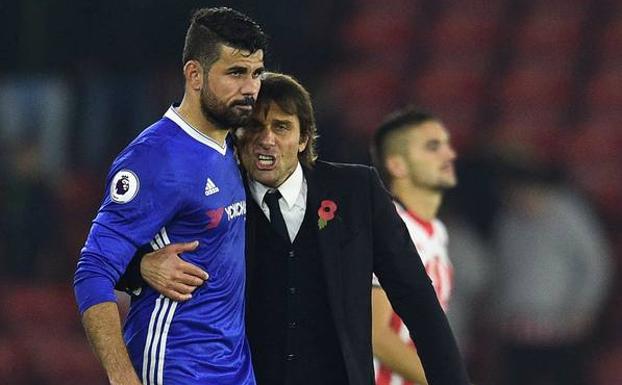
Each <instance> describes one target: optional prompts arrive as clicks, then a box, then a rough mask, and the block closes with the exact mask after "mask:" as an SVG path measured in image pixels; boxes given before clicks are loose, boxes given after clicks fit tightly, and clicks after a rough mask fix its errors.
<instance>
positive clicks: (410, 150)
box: [372, 108, 456, 385]
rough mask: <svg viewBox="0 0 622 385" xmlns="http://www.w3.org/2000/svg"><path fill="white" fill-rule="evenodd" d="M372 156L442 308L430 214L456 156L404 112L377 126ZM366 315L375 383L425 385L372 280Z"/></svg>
mask: <svg viewBox="0 0 622 385" xmlns="http://www.w3.org/2000/svg"><path fill="white" fill-rule="evenodd" d="M372 152H373V154H374V155H375V159H374V160H375V162H376V167H377V168H378V170H380V172H381V174H382V176H383V178H384V180H385V182H386V183H387V187H388V188H389V190H390V191H391V193H392V195H393V197H394V201H395V206H396V207H397V211H398V213H399V215H400V216H401V217H402V219H403V221H404V222H405V223H406V227H407V228H408V232H409V233H410V236H411V238H412V240H413V242H414V243H415V245H416V246H417V250H418V251H419V254H420V256H421V259H422V261H423V263H424V266H425V268H426V272H427V273H428V275H429V276H430V278H431V279H432V284H433V286H434V289H435V291H436V294H437V297H438V300H439V302H440V303H441V306H442V307H443V309H444V310H446V309H447V304H448V302H449V296H450V293H451V288H452V266H451V262H450V261H449V258H448V255H447V231H446V230H445V226H444V225H443V224H442V223H441V222H440V221H439V220H438V219H437V218H436V214H437V211H438V209H439V206H440V204H441V201H442V198H443V192H444V191H445V190H447V189H450V188H452V187H454V186H455V185H456V175H455V173H454V164H453V163H454V160H455V158H456V153H455V152H454V150H453V148H452V146H451V143H450V140H449V133H448V132H447V130H446V129H445V127H444V126H443V124H442V123H441V122H440V121H439V120H438V119H436V118H435V117H433V116H431V115H428V114H426V113H423V112H420V111H417V110H415V109H413V108H407V109H404V110H402V111H398V112H396V113H394V114H392V115H390V116H389V117H388V118H387V119H386V120H385V121H384V122H383V123H382V125H381V126H380V128H379V129H378V131H377V132H376V134H375V136H374V143H373V145H372ZM372 316H373V319H372V324H373V339H372V342H373V348H374V355H375V361H374V366H375V369H376V384H377V385H389V384H391V385H401V384H413V383H415V384H424V385H427V383H428V382H427V380H426V378H425V374H424V371H423V368H422V365H421V360H420V359H419V357H418V355H417V350H416V349H415V347H414V345H413V343H412V340H411V338H410V333H409V331H408V329H407V328H406V326H405V325H404V323H403V322H402V320H401V319H400V318H399V317H398V315H397V314H395V312H394V311H393V309H392V307H391V304H390V303H389V301H388V299H387V296H386V294H385V292H384V290H382V288H381V287H380V286H379V285H378V282H377V280H376V279H375V277H374V288H373V290H372Z"/></svg>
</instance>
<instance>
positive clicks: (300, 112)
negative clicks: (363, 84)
mask: <svg viewBox="0 0 622 385" xmlns="http://www.w3.org/2000/svg"><path fill="white" fill-rule="evenodd" d="M270 102H274V103H276V105H278V106H279V108H280V109H282V110H283V111H284V112H286V113H288V114H292V115H296V116H297V117H298V121H299V122H300V140H304V139H307V140H308V142H307V147H306V148H305V149H304V150H303V151H302V152H301V153H300V154H298V159H299V160H300V163H301V164H302V165H303V166H306V167H308V168H311V167H313V165H314V164H315V160H316V159H317V153H316V150H315V145H316V140H317V138H318V135H317V127H316V125H315V116H314V113H313V104H312V103H311V95H310V94H309V92H308V91H307V90H306V89H305V88H304V87H303V86H302V85H301V84H300V83H299V82H298V81H297V80H296V79H294V78H293V77H291V76H289V75H285V74H280V73H274V72H264V73H263V74H262V80H261V89H260V90H259V96H258V97H257V105H256V106H255V108H256V109H257V110H261V108H263V107H266V106H268V105H269V104H270Z"/></svg>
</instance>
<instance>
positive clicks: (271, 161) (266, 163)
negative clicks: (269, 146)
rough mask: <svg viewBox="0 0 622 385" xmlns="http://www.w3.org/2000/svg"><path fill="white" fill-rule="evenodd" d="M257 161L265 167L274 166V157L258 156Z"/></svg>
mask: <svg viewBox="0 0 622 385" xmlns="http://www.w3.org/2000/svg"><path fill="white" fill-rule="evenodd" d="M257 159H258V160H259V164H261V165H264V166H269V165H272V164H274V160H275V158H274V156H272V155H258V156H257Z"/></svg>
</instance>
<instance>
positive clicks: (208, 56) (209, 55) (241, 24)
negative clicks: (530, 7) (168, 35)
mask: <svg viewBox="0 0 622 385" xmlns="http://www.w3.org/2000/svg"><path fill="white" fill-rule="evenodd" d="M220 44H223V45H227V46H230V47H232V48H236V49H239V50H244V51H248V52H250V53H251V54H252V53H255V52H257V51H259V50H263V51H264V52H265V51H266V49H267V46H268V36H267V35H266V34H265V33H264V32H263V30H262V29H261V27H260V26H259V24H257V23H256V22H255V21H253V20H252V19H251V18H250V17H248V16H246V15H244V14H243V13H241V12H238V11H236V10H234V9H231V8H227V7H217V8H201V9H199V10H196V11H195V12H194V13H193V15H192V18H191V19H190V26H189V27H188V32H186V40H185V43H184V52H183V57H182V60H183V63H182V65H185V64H186V63H187V62H188V61H189V60H197V61H198V62H199V63H201V66H203V67H204V69H205V70H208V69H209V68H210V67H211V66H212V64H214V62H216V61H217V60H218V58H220V48H221V47H220V46H219V45H220Z"/></svg>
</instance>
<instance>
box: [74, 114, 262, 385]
mask: <svg viewBox="0 0 622 385" xmlns="http://www.w3.org/2000/svg"><path fill="white" fill-rule="evenodd" d="M229 139H230V138H229ZM229 139H228V140H227V142H226V145H225V147H222V146H220V145H219V144H218V143H216V142H214V141H213V140H212V139H211V138H209V137H207V136H205V135H203V134H202V133H201V132H199V131H197V130H196V129H194V128H193V127H192V126H190V125H189V124H188V123H186V122H185V121H184V120H183V119H182V118H181V116H180V115H179V114H178V113H177V111H176V110H175V108H174V107H171V108H170V109H169V110H168V111H167V112H166V114H165V115H164V117H163V118H162V119H161V120H160V121H158V122H157V123H155V124H154V125H152V126H151V127H149V128H147V129H146V130H145V131H143V132H142V133H141V134H140V135H139V136H138V137H137V138H136V139H135V140H134V141H133V142H132V143H130V144H129V145H128V147H127V148H125V150H123V151H122V152H121V154H119V156H118V157H117V158H116V159H115V161H114V163H113V165H112V167H111V169H110V172H109V174H108V177H107V184H106V191H107V194H106V196H105V198H104V201H103V203H102V206H101V207H100V209H99V212H98V213H97V216H96V217H95V219H94V221H93V224H92V227H91V231H90V233H89V235H88V238H87V241H86V243H85V246H84V248H83V249H82V252H81V255H80V259H79V261H78V267H77V270H76V274H75V278H74V286H75V292H76V298H77V300H78V304H79V307H80V311H81V312H84V311H85V310H86V309H88V308H89V307H90V306H93V305H95V304H97V303H101V302H106V301H114V298H115V297H114V291H113V287H114V284H115V283H116V282H117V281H118V279H119V277H120V276H121V275H122V274H123V272H124V271H125V269H126V267H127V265H128V263H129V261H130V260H131V259H132V257H133V256H134V254H135V252H136V250H137V248H139V247H141V246H143V245H147V244H149V245H151V247H152V248H153V249H159V248H161V247H164V246H165V245H167V244H169V243H177V242H191V241H194V240H198V241H199V246H198V247H197V248H196V249H195V250H194V251H192V252H187V253H184V254H183V255H182V258H184V259H185V260H187V261H189V262H191V263H193V264H195V265H197V266H199V267H201V268H202V269H203V270H205V271H207V272H208V273H209V280H208V281H206V283H205V284H204V285H202V286H201V287H199V288H197V289H196V290H195V292H194V293H193V296H192V299H190V300H189V301H187V302H180V303H178V302H175V301H171V300H169V299H168V298H165V297H163V296H161V295H160V294H158V293H156V292H155V291H154V290H152V289H151V288H144V289H143V290H142V292H141V293H140V294H139V295H137V296H135V297H134V298H133V299H132V303H131V306H130V311H129V314H128V317H127V319H126V322H125V325H124V337H125V340H126V343H127V347H128V351H129V354H130V358H131V360H132V362H133V364H134V367H135V368H136V371H137V373H138V375H139V377H141V379H142V382H143V384H144V385H156V384H157V385H162V384H166V385H176V384H179V385H182V384H183V385H194V384H196V385H199V384H219V385H227V384H231V385H234V384H235V385H240V384H249V385H252V384H255V380H254V375H253V370H252V366H251V360H250V352H249V347H248V343H247V341H246V336H245V328H244V285H245V259H244V240H245V234H244V231H245V220H246V196H245V192H244V187H243V183H242V177H241V175H240V172H239V169H238V166H237V162H236V158H235V154H234V149H233V146H232V144H231V141H230V140H229Z"/></svg>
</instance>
